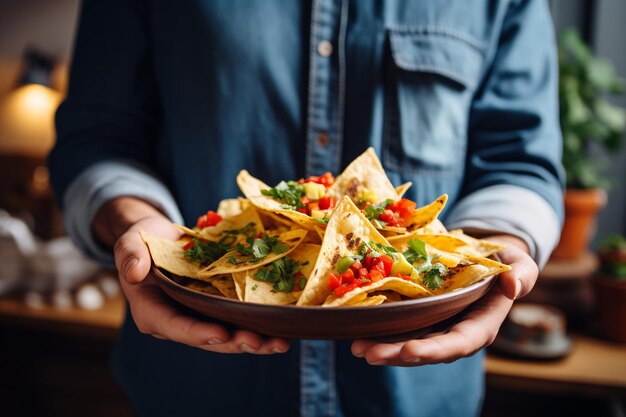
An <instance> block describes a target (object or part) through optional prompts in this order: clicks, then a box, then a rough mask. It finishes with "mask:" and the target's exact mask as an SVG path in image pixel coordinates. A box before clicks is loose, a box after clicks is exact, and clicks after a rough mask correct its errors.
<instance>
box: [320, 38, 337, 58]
mask: <svg viewBox="0 0 626 417" xmlns="http://www.w3.org/2000/svg"><path fill="white" fill-rule="evenodd" d="M317 53H318V54H320V55H321V56H323V57H324V58H328V57H329V56H331V55H332V54H333V44H332V43H330V42H328V41H321V42H320V43H318V44H317Z"/></svg>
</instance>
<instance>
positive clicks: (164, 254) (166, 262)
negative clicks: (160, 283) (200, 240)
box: [140, 231, 209, 280]
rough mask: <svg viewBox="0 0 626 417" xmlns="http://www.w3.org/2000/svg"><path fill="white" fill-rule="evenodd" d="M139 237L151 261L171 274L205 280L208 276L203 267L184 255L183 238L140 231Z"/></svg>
mask: <svg viewBox="0 0 626 417" xmlns="http://www.w3.org/2000/svg"><path fill="white" fill-rule="evenodd" d="M140 233H141V238H142V239H143V241H144V242H145V243H146V245H148V250H149V251H150V256H151V257H152V261H153V262H154V264H155V265H156V266H157V267H158V268H163V269H165V270H166V271H168V272H171V273H172V274H176V275H180V276H181V277H190V278H197V279H203V280H206V279H207V278H209V276H208V275H207V274H206V273H205V272H204V267H203V266H202V265H201V264H199V263H195V262H191V261H190V260H189V259H187V258H186V257H185V250H184V249H183V245H184V244H185V243H186V241H184V240H178V241H174V240H169V239H164V238H161V237H157V236H152V235H150V234H148V233H146V232H144V231H141V232H140Z"/></svg>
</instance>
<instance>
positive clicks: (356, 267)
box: [350, 261, 363, 274]
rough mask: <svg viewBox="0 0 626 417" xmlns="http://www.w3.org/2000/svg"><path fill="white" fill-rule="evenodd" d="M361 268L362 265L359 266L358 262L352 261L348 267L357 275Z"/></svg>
mask: <svg viewBox="0 0 626 417" xmlns="http://www.w3.org/2000/svg"><path fill="white" fill-rule="evenodd" d="M361 268H363V265H361V262H359V261H354V262H352V265H350V269H352V270H353V271H354V273H355V274H357V273H358V272H359V269H361Z"/></svg>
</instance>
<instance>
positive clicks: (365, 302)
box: [344, 294, 387, 307]
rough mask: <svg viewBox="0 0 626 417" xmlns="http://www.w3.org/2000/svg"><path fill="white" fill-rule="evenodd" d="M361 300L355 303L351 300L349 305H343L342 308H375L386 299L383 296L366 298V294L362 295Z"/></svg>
mask: <svg viewBox="0 0 626 417" xmlns="http://www.w3.org/2000/svg"><path fill="white" fill-rule="evenodd" d="M364 295H365V297H363V299H362V300H359V301H355V300H354V299H352V300H351V301H350V303H348V304H344V307H366V306H377V305H380V304H382V303H384V302H385V301H386V300H387V297H385V296H384V295H372V296H371V297H368V296H367V294H364Z"/></svg>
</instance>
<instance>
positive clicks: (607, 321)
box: [593, 235, 626, 343]
mask: <svg viewBox="0 0 626 417" xmlns="http://www.w3.org/2000/svg"><path fill="white" fill-rule="evenodd" d="M598 256H599V258H600V270H599V271H598V273H597V274H596V276H595V277H594V280H593V286H594V291H595V301H596V311H597V317H598V327H599V329H600V331H601V332H602V333H603V334H604V335H605V336H606V337H608V338H609V339H612V340H615V341H618V342H622V343H626V238H625V237H624V236H621V235H612V236H609V237H608V238H606V239H605V240H604V241H603V243H602V245H601V247H600V250H599V252H598Z"/></svg>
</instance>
